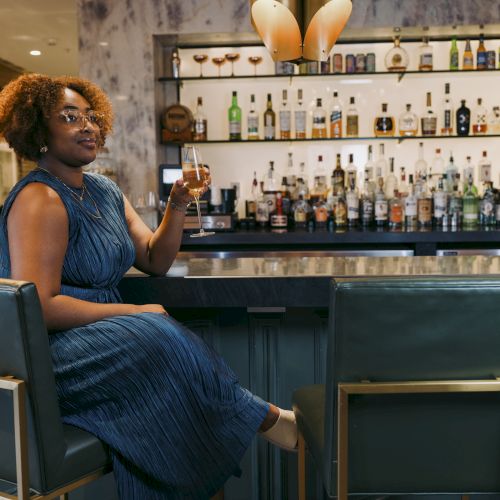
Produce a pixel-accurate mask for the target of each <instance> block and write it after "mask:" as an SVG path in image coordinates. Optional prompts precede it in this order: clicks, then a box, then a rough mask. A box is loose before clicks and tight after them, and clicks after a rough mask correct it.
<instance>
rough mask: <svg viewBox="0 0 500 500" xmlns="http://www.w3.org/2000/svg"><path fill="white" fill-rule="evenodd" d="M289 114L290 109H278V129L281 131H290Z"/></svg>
mask: <svg viewBox="0 0 500 500" xmlns="http://www.w3.org/2000/svg"><path fill="white" fill-rule="evenodd" d="M290 128H291V116H290V111H280V130H281V132H290Z"/></svg>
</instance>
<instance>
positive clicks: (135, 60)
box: [77, 0, 500, 192]
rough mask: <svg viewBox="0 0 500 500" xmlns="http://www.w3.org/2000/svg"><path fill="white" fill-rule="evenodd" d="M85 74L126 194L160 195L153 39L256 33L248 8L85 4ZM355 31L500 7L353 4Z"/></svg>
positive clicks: (442, 1) (493, 13)
mask: <svg viewBox="0 0 500 500" xmlns="http://www.w3.org/2000/svg"><path fill="white" fill-rule="evenodd" d="M77 1H78V15H79V49H80V74H81V75H82V76H84V77H86V78H90V79H91V80H93V81H95V82H96V83H98V84H99V85H101V86H102V87H103V88H104V90H105V91H106V92H108V93H109V95H110V97H111V99H112V101H113V104H114V108H115V112H116V121H115V131H114V134H113V137H112V138H111V139H110V141H109V143H108V146H109V149H110V152H111V154H112V156H113V157H114V158H115V159H116V160H117V162H118V167H119V182H120V185H121V187H122V189H123V190H124V191H126V192H127V191H130V190H131V187H132V186H133V187H134V189H137V190H143V189H154V190H156V168H157V165H156V161H157V160H156V148H157V141H156V137H155V121H154V120H155V118H154V117H155V115H154V85H155V82H154V64H153V35H158V34H175V33H183V34H186V33H230V32H250V31H252V28H251V25H250V21H249V2H248V0H77ZM353 6H354V8H353V15H352V17H351V19H350V21H349V27H351V28H356V27H365V26H373V27H384V26H398V25H399V26H422V25H430V26H439V25H452V24H460V25H461V24H465V25H466V24H479V23H487V22H500V0H353Z"/></svg>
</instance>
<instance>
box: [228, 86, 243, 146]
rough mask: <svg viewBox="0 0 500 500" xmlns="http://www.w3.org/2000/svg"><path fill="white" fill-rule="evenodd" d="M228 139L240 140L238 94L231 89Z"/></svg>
mask: <svg viewBox="0 0 500 500" xmlns="http://www.w3.org/2000/svg"><path fill="white" fill-rule="evenodd" d="M228 119H229V140H230V141H241V108H240V107H239V106H238V94H237V93H236V91H235V90H233V98H232V101H231V107H230V108H229V109H228Z"/></svg>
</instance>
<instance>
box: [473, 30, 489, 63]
mask: <svg viewBox="0 0 500 500" xmlns="http://www.w3.org/2000/svg"><path fill="white" fill-rule="evenodd" d="M487 68H488V57H487V50H486V47H485V46H484V35H483V34H481V35H479V46H478V48H477V54H476V69H479V70H482V69H487Z"/></svg>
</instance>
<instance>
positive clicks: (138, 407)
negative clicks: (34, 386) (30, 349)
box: [49, 313, 269, 500]
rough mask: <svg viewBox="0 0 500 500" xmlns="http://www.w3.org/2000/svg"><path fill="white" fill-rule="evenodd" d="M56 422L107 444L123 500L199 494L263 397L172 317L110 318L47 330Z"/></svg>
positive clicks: (262, 407) (216, 478) (227, 459)
mask: <svg viewBox="0 0 500 500" xmlns="http://www.w3.org/2000/svg"><path fill="white" fill-rule="evenodd" d="M49 340H50V345H51V350H52V357H53V363H54V370H55V376H56V384H57V390H58V396H59V402H60V407H61V413H62V418H63V421H64V423H66V424H70V425H74V426H76V427H79V428H81V429H84V430H86V431H88V432H90V433H92V434H94V435H95V436H97V437H98V438H99V439H101V440H102V441H103V442H104V443H106V444H107V445H108V446H109V450H110V453H111V457H112V461H113V470H114V473H115V478H116V483H117V489H118V494H119V497H120V499H122V500H129V499H130V500H156V499H158V500H160V499H206V498H209V497H210V496H212V495H214V494H215V493H216V492H217V491H218V490H219V489H220V488H221V487H222V485H223V484H224V482H225V481H226V480H227V479H228V478H229V477H230V476H231V475H239V474H240V473H241V471H240V468H239V463H240V461H241V459H242V456H243V454H244V453H245V451H246V449H247V448H248V446H249V445H250V443H251V441H252V439H253V438H254V436H255V434H256V432H257V430H258V428H259V426H260V425H261V423H262V421H263V419H264V417H265V416H266V414H267V412H268V410H269V405H268V403H266V402H264V401H262V400H261V399H260V398H258V397H257V396H254V395H253V394H251V393H250V392H249V391H248V390H246V389H244V388H243V387H241V386H240V385H239V383H238V380H237V378H236V376H235V374H234V373H233V372H232V371H231V369H230V368H229V367H228V366H227V365H226V363H225V362H224V360H223V359H222V358H221V357H220V356H219V355H218V354H217V353H215V352H214V351H213V350H212V349H211V348H210V347H209V346H207V344H205V343H204V342H203V340H201V339H200V338H199V337H198V336H197V335H195V334H194V333H193V332H191V331H190V330H189V329H187V328H185V327H184V326H183V325H181V324H180V323H178V322H177V321H175V320H174V319H173V318H171V317H166V316H164V315H161V314H154V313H142V314H137V315H128V316H117V317H113V318H109V319H106V320H103V321H99V322H96V323H92V324H90V325H87V326H83V327H78V328H74V329H71V330H68V331H65V332H60V333H56V334H52V335H50V337H49Z"/></svg>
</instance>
